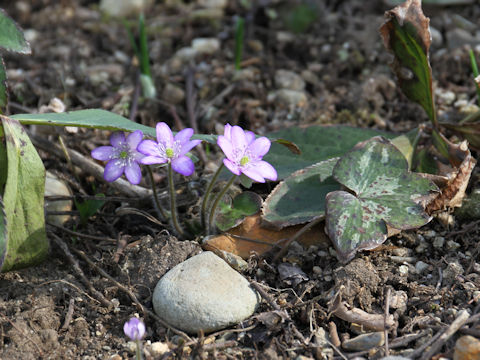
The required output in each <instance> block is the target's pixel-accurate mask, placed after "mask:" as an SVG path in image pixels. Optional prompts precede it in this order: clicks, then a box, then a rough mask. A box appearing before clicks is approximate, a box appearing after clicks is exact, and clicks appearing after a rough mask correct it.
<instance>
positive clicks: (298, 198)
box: [262, 158, 340, 229]
mask: <svg viewBox="0 0 480 360" xmlns="http://www.w3.org/2000/svg"><path fill="white" fill-rule="evenodd" d="M337 162H338V158H333V159H329V160H325V161H322V162H319V163H318V164H315V165H312V166H310V167H307V168H305V169H301V170H298V171H296V172H294V173H293V174H292V175H290V176H289V177H288V178H286V179H285V180H284V181H282V182H281V183H279V184H278V185H277V186H276V187H275V189H274V190H273V191H272V193H271V194H270V195H269V196H268V198H267V199H266V200H265V202H264V204H263V214H262V219H263V220H264V221H266V222H267V223H269V224H270V225H272V226H273V227H275V228H277V229H281V228H283V227H285V226H291V225H297V224H302V223H306V222H309V221H312V220H314V219H317V218H319V217H323V216H324V215H325V196H326V195H327V194H328V193H329V192H330V191H334V190H338V189H340V185H339V184H338V182H336V181H335V180H334V179H333V177H332V172H333V168H334V166H335V164H336V163H337Z"/></svg>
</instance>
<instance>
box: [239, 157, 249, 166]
mask: <svg viewBox="0 0 480 360" xmlns="http://www.w3.org/2000/svg"><path fill="white" fill-rule="evenodd" d="M249 161H250V159H249V158H248V156H244V157H242V158H241V159H240V165H241V166H243V165H247V164H248V162H249Z"/></svg>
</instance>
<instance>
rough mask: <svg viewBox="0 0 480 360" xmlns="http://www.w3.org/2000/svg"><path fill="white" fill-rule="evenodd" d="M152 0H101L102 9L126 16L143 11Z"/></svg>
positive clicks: (116, 15)
mask: <svg viewBox="0 0 480 360" xmlns="http://www.w3.org/2000/svg"><path fill="white" fill-rule="evenodd" d="M150 3H151V0H101V1H100V10H102V11H104V12H105V13H107V14H109V15H110V16H114V17H125V16H130V15H135V14H139V13H141V12H143V11H144V10H145V9H146V7H148V6H149V5H150Z"/></svg>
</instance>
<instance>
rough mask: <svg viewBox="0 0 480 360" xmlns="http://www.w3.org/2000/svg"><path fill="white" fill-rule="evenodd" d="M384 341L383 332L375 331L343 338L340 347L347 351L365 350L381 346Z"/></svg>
mask: <svg viewBox="0 0 480 360" xmlns="http://www.w3.org/2000/svg"><path fill="white" fill-rule="evenodd" d="M384 342H385V335H384V334H383V331H377V332H372V333H367V334H362V335H359V336H357V337H354V338H353V339H349V340H345V341H344V342H343V343H342V348H344V349H345V350H349V351H365V350H370V349H371V348H374V347H376V346H382V345H383V343H384Z"/></svg>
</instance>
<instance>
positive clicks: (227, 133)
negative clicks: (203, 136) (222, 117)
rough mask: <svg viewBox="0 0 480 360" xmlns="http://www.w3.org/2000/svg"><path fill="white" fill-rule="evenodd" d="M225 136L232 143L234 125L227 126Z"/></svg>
mask: <svg viewBox="0 0 480 360" xmlns="http://www.w3.org/2000/svg"><path fill="white" fill-rule="evenodd" d="M223 136H225V137H226V138H227V139H228V140H230V141H232V125H230V124H225V129H224V130H223Z"/></svg>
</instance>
